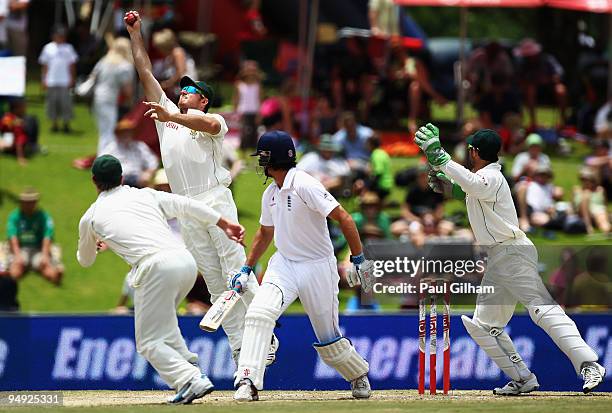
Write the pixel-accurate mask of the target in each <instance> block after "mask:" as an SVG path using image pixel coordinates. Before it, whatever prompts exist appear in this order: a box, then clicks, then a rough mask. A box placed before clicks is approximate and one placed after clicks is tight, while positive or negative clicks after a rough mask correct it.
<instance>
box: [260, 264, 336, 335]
mask: <svg viewBox="0 0 612 413" xmlns="http://www.w3.org/2000/svg"><path fill="white" fill-rule="evenodd" d="M339 281H340V276H339V275H338V266H337V262H336V257H334V256H331V257H327V258H323V259H320V260H316V261H306V262H297V261H291V260H289V259H287V258H285V257H283V256H282V255H281V254H280V253H279V252H276V253H275V254H274V255H273V256H272V257H271V258H270V262H269V263H268V269H267V270H266V275H265V276H264V278H263V280H262V286H261V288H263V287H264V285H265V284H268V285H273V286H274V287H275V288H278V289H279V290H280V291H281V293H282V305H281V307H280V308H279V309H277V311H278V315H277V317H276V318H278V317H280V315H281V314H282V313H284V312H285V310H287V308H288V307H289V306H290V305H291V303H293V302H294V301H295V300H296V299H297V298H299V299H300V302H301V303H302V306H303V307H304V311H305V312H306V314H307V315H308V319H309V320H310V324H311V325H312V329H313V330H314V333H315V336H316V337H317V340H318V342H319V343H325V342H328V341H331V340H333V339H335V338H338V337H340V336H341V335H342V334H341V333H340V327H339V323H338V292H339V288H338V282H339ZM266 288H270V287H268V286H266ZM261 299H265V297H264V296H263V294H262V295H261ZM255 300H256V301H257V303H258V305H265V304H264V303H263V302H261V301H260V299H258V297H257V296H256V297H255Z"/></svg>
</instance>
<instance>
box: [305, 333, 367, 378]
mask: <svg viewBox="0 0 612 413" xmlns="http://www.w3.org/2000/svg"><path fill="white" fill-rule="evenodd" d="M313 346H314V348H315V350H317V353H319V356H321V360H323V362H325V364H327V365H328V366H330V367H333V368H334V369H336V371H337V372H338V373H340V375H341V376H342V377H344V380H346V381H349V382H350V381H353V380H355V379H358V378H359V377H361V376H363V375H365V374H368V371H369V369H370V365H369V364H368V362H367V361H365V360H364V358H363V357H361V356H360V355H359V353H357V350H355V347H353V344H352V343H351V342H350V341H349V339H348V338H346V337H338V338H336V339H334V340H332V341H330V342H327V343H314V344H313Z"/></svg>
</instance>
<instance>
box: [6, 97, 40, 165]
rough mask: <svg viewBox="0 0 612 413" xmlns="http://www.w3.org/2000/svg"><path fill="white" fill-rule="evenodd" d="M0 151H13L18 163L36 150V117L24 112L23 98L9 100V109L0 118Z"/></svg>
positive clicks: (21, 162)
mask: <svg viewBox="0 0 612 413" xmlns="http://www.w3.org/2000/svg"><path fill="white" fill-rule="evenodd" d="M0 137H1V139H0V152H10V153H15V155H16V156H17V161H18V162H19V164H20V165H26V164H27V161H26V156H27V155H28V154H30V153H33V152H36V151H37V150H38V119H36V118H35V117H33V116H29V115H27V114H26V102H25V99H21V98H17V99H13V100H11V101H10V104H9V111H8V112H6V113H5V114H4V116H2V119H1V120H0Z"/></svg>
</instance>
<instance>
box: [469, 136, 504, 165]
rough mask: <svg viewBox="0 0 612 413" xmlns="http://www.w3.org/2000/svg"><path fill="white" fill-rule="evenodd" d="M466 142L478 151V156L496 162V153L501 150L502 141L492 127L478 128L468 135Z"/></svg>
mask: <svg viewBox="0 0 612 413" xmlns="http://www.w3.org/2000/svg"><path fill="white" fill-rule="evenodd" d="M466 142H467V144H468V145H470V146H472V147H473V148H474V149H476V150H477V151H478V154H479V155H480V157H481V158H482V159H484V160H486V161H490V162H497V161H498V160H499V158H498V157H497V154H499V151H500V150H501V146H502V142H501V138H500V136H499V134H498V133H497V132H495V131H494V130H492V129H480V130H479V131H477V132H476V133H474V134H473V135H470V136H468V138H467V141H466Z"/></svg>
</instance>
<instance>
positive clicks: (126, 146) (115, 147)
mask: <svg viewBox="0 0 612 413" xmlns="http://www.w3.org/2000/svg"><path fill="white" fill-rule="evenodd" d="M135 126H136V125H135V124H134V123H133V122H132V121H131V120H127V119H124V120H122V121H120V122H119V123H118V124H117V128H116V129H115V136H116V138H117V139H115V140H114V141H111V142H110V143H109V144H108V145H107V146H106V147H105V148H104V149H103V150H102V153H103V154H109V155H113V156H114V157H116V158H117V159H119V161H120V162H121V165H122V167H123V184H124V185H129V186H133V187H136V188H143V187H145V186H148V184H149V181H151V178H153V174H154V173H155V170H156V169H157V166H158V164H159V161H158V160H157V157H156V156H155V154H154V153H153V151H151V149H150V148H149V147H148V146H147V144H146V143H144V142H141V141H135V140H133V139H132V137H133V134H134V129H135Z"/></svg>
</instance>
